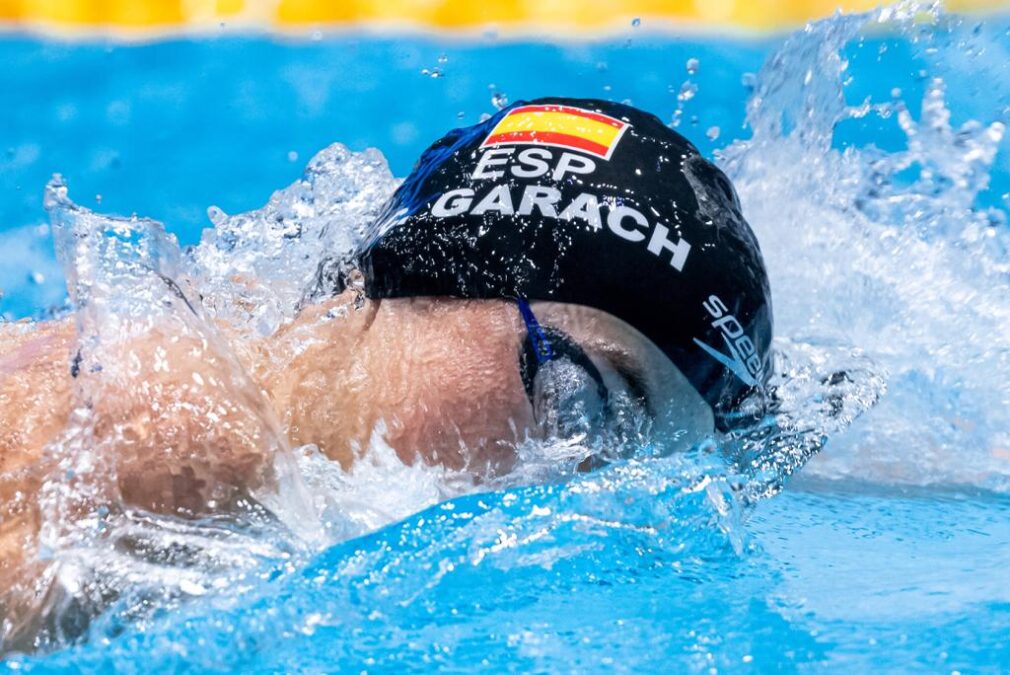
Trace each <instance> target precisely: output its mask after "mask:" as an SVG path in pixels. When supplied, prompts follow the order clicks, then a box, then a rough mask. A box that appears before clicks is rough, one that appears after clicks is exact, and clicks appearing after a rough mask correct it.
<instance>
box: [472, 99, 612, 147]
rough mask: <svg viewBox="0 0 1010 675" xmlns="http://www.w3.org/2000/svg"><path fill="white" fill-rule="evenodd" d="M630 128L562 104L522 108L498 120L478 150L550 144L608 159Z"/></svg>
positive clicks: (602, 116)
mask: <svg viewBox="0 0 1010 675" xmlns="http://www.w3.org/2000/svg"><path fill="white" fill-rule="evenodd" d="M629 126H631V125H629V124H628V123H627V122H624V121H621V120H619V119H615V118H613V117H610V116H608V115H603V114H601V113H597V112H593V111H591V110H583V109H582V108H574V107H572V106H566V105H524V106H519V107H517V108H513V109H512V110H510V111H509V112H508V114H507V115H505V117H503V118H501V120H499V122H498V124H496V125H495V127H494V129H492V130H491V133H490V134H489V135H488V137H487V138H485V139H484V142H483V143H481V147H482V148H486V147H490V146H493V145H551V146H554V147H559V148H568V149H569V150H578V151H580V152H585V153H589V154H590V155H594V156H596V157H599V158H600V159H606V160H609V159H610V156H611V155H612V154H613V152H614V148H616V147H617V143H618V142H619V141H620V140H621V136H622V135H624V132H625V130H626V129H627V128H628V127H629Z"/></svg>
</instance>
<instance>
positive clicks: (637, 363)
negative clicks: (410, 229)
mask: <svg viewBox="0 0 1010 675" xmlns="http://www.w3.org/2000/svg"><path fill="white" fill-rule="evenodd" d="M534 309H535V311H536V312H537V315H538V317H539V318H540V321H541V323H543V324H544V325H548V326H553V327H556V328H559V329H561V330H563V331H565V332H566V333H567V334H569V335H570V336H571V337H572V338H573V339H574V340H575V341H576V342H577V343H578V344H579V345H580V346H581V347H582V348H583V349H584V350H585V351H586V353H587V354H588V355H589V356H590V357H591V358H592V360H593V361H594V363H596V364H597V366H598V367H599V369H600V372H601V374H602V375H603V378H604V380H605V381H606V383H607V386H608V388H611V389H612V390H613V391H617V390H619V389H620V388H621V387H627V382H626V381H624V380H622V379H621V378H620V377H619V375H618V374H617V366H622V367H627V368H629V369H631V370H634V371H636V372H638V373H639V376H640V377H641V380H642V381H641V382H639V383H638V385H639V386H640V387H641V388H643V389H644V390H645V391H646V393H647V394H648V397H649V398H650V399H651V403H650V404H649V405H650V407H651V412H652V414H653V416H654V418H655V420H656V422H655V426H656V428H657V430H659V431H662V430H663V429H668V430H675V429H684V430H687V431H688V432H689V433H688V436H689V437H692V438H696V437H697V436H698V435H701V434H704V433H707V432H709V431H711V428H712V422H711V414H710V413H709V412H708V409H707V407H706V406H705V404H704V403H703V402H702V401H701V399H700V398H699V397H697V395H693V397H687V398H685V397H684V396H682V395H680V393H682V391H683V388H684V385H685V383H684V382H683V377H682V376H681V375H680V373H679V372H677V371H676V369H675V368H673V366H672V364H670V362H669V361H668V360H667V359H666V357H665V356H663V355H662V354H661V353H660V352H658V350H657V349H656V348H655V347H654V346H653V345H652V344H651V343H650V342H649V341H648V340H646V339H645V338H644V337H642V336H641V335H640V334H638V333H637V332H635V331H634V330H633V329H630V328H629V327H628V326H626V325H625V324H623V323H621V322H620V321H617V320H616V319H614V318H613V317H610V316H609V315H606V314H604V313H602V312H598V311H596V310H592V309H588V308H583V307H575V306H566V305H557V304H551V303H538V304H535V305H534ZM220 331H221V335H222V336H223V337H222V338H221V339H220V340H219V341H218V342H219V344H217V345H215V343H214V341H213V340H212V341H208V340H207V339H206V338H202V337H200V336H194V335H179V334H173V333H172V332H170V330H169V329H168V328H167V327H166V328H160V327H158V326H154V327H152V328H151V329H150V330H146V331H145V332H143V333H142V334H140V335H132V336H129V337H125V338H123V339H122V340H121V341H120V342H119V343H117V344H115V345H106V346H105V347H104V348H105V349H106V357H105V360H104V361H103V367H102V369H101V372H98V373H78V377H77V378H75V377H73V376H71V371H72V364H73V360H74V355H75V354H76V353H77V349H78V346H77V338H76V333H75V327H74V325H73V323H72V322H70V321H60V322H45V323H37V324H8V325H6V326H0V514H2V515H3V519H2V521H0V588H4V589H10V588H13V587H15V585H16V584H17V583H18V581H19V580H21V581H23V580H24V579H25V578H26V575H27V576H29V577H30V576H31V571H32V570H33V569H35V568H34V567H33V565H36V563H34V562H32V561H33V559H34V549H35V542H36V537H37V532H38V528H39V525H40V521H41V515H40V511H39V492H40V489H41V488H42V485H43V482H44V480H45V476H46V475H47V473H46V472H47V471H52V466H51V465H50V463H51V460H49V459H48V457H49V455H51V454H52V453H47V452H46V450H45V449H46V448H47V447H55V446H51V445H50V444H52V443H53V442H54V441H63V442H64V443H65V442H67V437H66V434H67V433H68V432H67V429H73V428H75V425H74V424H68V423H69V422H70V421H71V418H72V416H77V417H80V416H82V415H84V416H90V420H91V422H92V423H91V425H90V428H93V430H94V431H93V437H89V439H88V440H87V442H88V443H89V444H91V445H93V446H94V447H95V449H96V455H97V456H99V457H104V458H113V460H114V465H115V468H116V471H115V472H114V473H115V479H114V480H115V485H111V486H109V487H110V493H109V494H116V495H119V496H121V499H122V501H123V503H124V504H125V505H127V506H132V507H139V508H142V509H146V510H149V511H152V512H156V513H163V514H171V515H175V516H181V517H195V516H200V515H206V514H209V513H215V512H219V511H221V510H222V509H227V504H229V503H231V502H233V501H234V499H235V498H236V497H239V496H242V495H248V494H253V495H255V494H256V493H257V492H262V491H269V490H270V489H271V488H272V487H273V486H274V483H275V481H276V476H275V474H274V462H273V459H274V456H275V454H276V453H277V452H283V451H286V450H287V449H288V448H290V447H297V446H301V445H305V444H315V445H317V446H318V447H319V448H320V450H321V451H322V452H323V453H324V454H325V455H326V456H327V457H329V458H330V459H332V460H334V461H337V462H339V463H340V464H341V465H342V466H344V467H349V466H350V465H351V464H352V463H353V462H354V460H355V458H356V457H357V456H359V455H360V453H363V452H367V450H368V447H369V444H370V442H371V439H372V438H373V435H374V434H376V433H379V432H381V435H382V436H383V438H384V440H385V442H387V443H388V444H389V445H390V446H391V447H392V448H394V449H395V450H396V452H397V454H398V455H399V456H400V458H401V459H402V460H403V461H404V462H407V463H412V462H415V461H423V462H427V463H431V464H436V463H438V464H443V465H445V466H447V467H450V468H452V469H456V470H469V471H472V472H473V474H474V475H475V477H481V476H488V475H495V474H500V473H502V472H506V471H508V470H509V469H510V468H511V466H512V465H513V462H514V448H515V445H516V444H517V443H518V442H521V441H522V440H524V439H526V438H528V437H538V436H540V435H541V434H542V430H541V429H540V428H539V427H538V425H537V422H536V420H535V419H534V414H533V409H532V406H531V404H530V401H529V398H528V397H527V394H526V391H525V388H524V386H523V383H522V379H521V376H520V371H519V367H518V355H519V352H520V347H521V345H522V344H523V340H524V338H525V336H526V328H525V325H524V324H523V321H522V319H521V317H520V315H519V312H518V310H517V308H516V306H515V305H514V304H512V303H509V302H506V301H492V300H484V301H462V300H449V299H431V298H419V299H400V300H382V301H370V300H369V301H365V302H364V303H363V304H362V305H361V306H360V307H359V308H357V309H356V308H355V307H354V302H353V297H352V296H351V295H350V293H345V294H344V295H342V296H338V297H336V298H334V299H332V300H330V301H328V302H325V303H321V304H319V305H315V306H311V307H307V308H305V309H304V310H303V311H302V312H301V313H300V314H299V315H298V316H297V317H296V318H295V320H294V321H292V322H291V323H290V324H288V325H286V326H284V327H283V328H281V329H280V330H279V331H277V332H276V333H275V334H274V335H271V336H270V337H269V338H266V339H260V340H255V341H250V340H247V339H242V338H240V337H239V336H237V335H231V334H229V331H228V328H227V327H226V326H221V327H220ZM222 347H223V348H222ZM228 354H234V355H236V356H237V361H238V363H236V361H235V358H234V357H231V356H228ZM237 371H242V372H241V373H239V374H238V375H237V374H236V372H237ZM89 378H90V379H89ZM236 382H239V383H240V384H241V382H246V383H247V384H248V386H244V387H243V386H236ZM84 384H88V385H89V388H87V389H86V391H87V392H88V394H87V397H86V401H84V400H82V394H81V393H80V392H81V391H84V389H81V386H82V385H84ZM678 392H680V393H678ZM81 426H82V425H81V424H79V423H78V424H77V425H76V427H77V428H80V427H81ZM79 508H80V510H81V512H85V511H87V510H89V508H93V505H90V506H89V505H88V504H84V503H82V504H80V505H79Z"/></svg>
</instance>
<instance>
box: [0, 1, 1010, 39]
mask: <svg viewBox="0 0 1010 675" xmlns="http://www.w3.org/2000/svg"><path fill="white" fill-rule="evenodd" d="M880 4H881V3H880V2H879V0H0V26H4V27H5V28H6V29H7V30H12V29H13V30H29V31H33V32H42V33H54V34H58V35H65V36H68V37H73V36H74V35H77V34H82V35H85V36H87V35H94V34H102V35H108V36H112V37H116V38H122V39H127V40H129V39H145V38H151V37H158V36H159V35H164V34H175V33H208V32H213V31H215V30H219V29H220V28H221V27H222V26H227V27H229V28H238V29H249V30H253V31H256V32H267V33H278V34H281V35H299V34H312V33H313V32H315V31H318V30H321V29H350V30H365V31H367V32H381V33H396V32H402V31H411V30H413V31H416V30H435V31H440V32H441V31H448V32H457V33H461V34H464V35H465V34H478V35H479V34H486V33H488V32H489V31H490V32H493V33H494V34H496V35H498V34H500V35H502V36H503V37H509V36H529V35H547V36H554V37H559V38H565V37H577V38H584V37H586V36H587V35H588V36H593V35H610V34H614V33H623V32H626V31H627V30H629V27H637V26H643V25H644V26H648V27H649V28H650V29H652V30H656V29H659V30H673V31H678V32H683V31H686V32H731V33H736V32H744V33H746V32H758V33H761V32H773V31H778V30H788V29H792V28H795V27H796V26H799V25H802V24H803V23H805V22H807V21H809V20H812V19H816V18H819V17H823V16H828V15H830V14H832V13H834V12H835V11H836V10H837V9H839V8H840V9H842V10H843V11H846V12H861V11H868V10H871V9H874V8H875V7H877V6H878V5H880ZM1008 7H1010V1H1008V0H949V1H948V2H947V3H945V10H946V11H949V12H965V11H979V10H994V9H1000V8H1004V9H1005V8H1008Z"/></svg>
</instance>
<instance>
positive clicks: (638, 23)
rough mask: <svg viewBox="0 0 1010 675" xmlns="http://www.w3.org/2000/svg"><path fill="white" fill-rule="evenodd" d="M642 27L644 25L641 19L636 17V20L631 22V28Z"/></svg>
mask: <svg viewBox="0 0 1010 675" xmlns="http://www.w3.org/2000/svg"><path fill="white" fill-rule="evenodd" d="M641 25H642V20H641V19H640V18H639V17H637V16H636V17H635V18H634V19H632V20H631V27H632V28H638V27H639V26H641Z"/></svg>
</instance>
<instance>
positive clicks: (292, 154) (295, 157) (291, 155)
mask: <svg viewBox="0 0 1010 675" xmlns="http://www.w3.org/2000/svg"><path fill="white" fill-rule="evenodd" d="M288 161H289V162H297V161H298V153H297V152H295V151H294V150H288Z"/></svg>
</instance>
